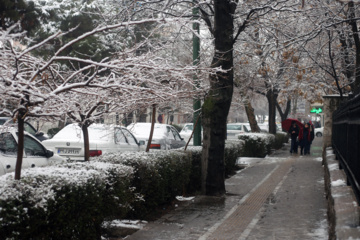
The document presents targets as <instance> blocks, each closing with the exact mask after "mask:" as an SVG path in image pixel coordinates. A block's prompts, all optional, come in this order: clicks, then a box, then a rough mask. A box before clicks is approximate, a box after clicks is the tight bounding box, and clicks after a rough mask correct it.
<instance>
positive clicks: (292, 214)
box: [126, 138, 328, 240]
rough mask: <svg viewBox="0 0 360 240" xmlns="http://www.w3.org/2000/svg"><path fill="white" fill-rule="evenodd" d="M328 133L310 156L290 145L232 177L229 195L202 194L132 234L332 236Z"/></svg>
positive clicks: (252, 238) (203, 239) (208, 239)
mask: <svg viewBox="0 0 360 240" xmlns="http://www.w3.org/2000/svg"><path fill="white" fill-rule="evenodd" d="M321 140H322V138H316V139H315V140H314V142H313V146H312V149H311V155H310V156H308V155H307V156H300V155H290V153H289V146H286V147H285V148H283V149H282V150H279V151H276V152H275V153H274V154H272V155H271V156H269V157H267V158H264V159H241V160H240V161H246V162H247V163H248V164H249V166H248V167H247V168H245V169H244V170H242V171H239V172H238V173H237V174H236V175H234V176H233V177H231V178H230V179H228V180H227V181H226V190H227V192H228V194H226V196H224V197H207V196H199V197H196V198H195V200H194V201H191V202H186V203H182V204H180V207H178V208H176V209H175V210H174V211H172V212H170V213H169V214H167V215H165V216H163V217H162V218H160V219H159V220H157V221H155V222H150V223H148V224H147V225H146V226H145V227H144V228H143V229H142V230H140V231H138V232H136V233H134V234H133V235H131V236H129V237H127V238H126V239H127V240H128V239H131V240H133V239H137V240H142V239H144V240H145V239H147V240H149V239H154V240H155V239H156V240H162V239H164V240H165V239H166V240H169V239H173V240H177V239H198V240H213V239H249V240H256V239H302V240H303V239H309V240H311V239H327V238H328V236H327V220H326V207H327V206H326V199H325V194H324V171H323V168H322V166H321V144H322V141H321Z"/></svg>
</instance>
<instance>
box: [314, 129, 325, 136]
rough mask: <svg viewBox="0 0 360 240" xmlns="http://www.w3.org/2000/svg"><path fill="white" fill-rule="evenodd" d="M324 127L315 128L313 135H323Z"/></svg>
mask: <svg viewBox="0 0 360 240" xmlns="http://www.w3.org/2000/svg"><path fill="white" fill-rule="evenodd" d="M323 131H324V127H321V128H315V136H317V137H322V136H323Z"/></svg>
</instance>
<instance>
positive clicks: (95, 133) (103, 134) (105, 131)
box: [53, 124, 114, 141]
mask: <svg viewBox="0 0 360 240" xmlns="http://www.w3.org/2000/svg"><path fill="white" fill-rule="evenodd" d="M112 129H113V128H111V127H110V126H109V127H107V126H105V125H97V124H95V125H90V126H89V128H88V131H89V140H90V141H107V140H108V138H109V136H112V135H113V134H114V133H113V131H112ZM53 139H69V140H79V141H81V140H83V133H82V131H81V128H80V127H79V126H78V125H77V124H70V125H67V126H66V127H65V128H63V129H62V130H60V131H59V132H58V133H57V134H56V135H55V136H54V137H53Z"/></svg>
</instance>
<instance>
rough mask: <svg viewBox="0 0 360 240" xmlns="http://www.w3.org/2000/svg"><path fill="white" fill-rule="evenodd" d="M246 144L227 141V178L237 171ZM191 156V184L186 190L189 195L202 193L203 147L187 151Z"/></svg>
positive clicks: (238, 141) (195, 147)
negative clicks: (237, 161)
mask: <svg viewBox="0 0 360 240" xmlns="http://www.w3.org/2000/svg"><path fill="white" fill-rule="evenodd" d="M243 144H244V142H243V141H240V140H227V141H226V142H225V176H229V175H231V174H233V173H234V171H235V170H237V166H236V159H237V158H238V157H241V148H242V146H243ZM186 152H187V154H190V156H191V164H192V167H191V173H190V183H189V185H188V187H187V188H186V190H187V193H196V192H199V191H201V154H202V147H201V146H189V147H188V148H187V150H186Z"/></svg>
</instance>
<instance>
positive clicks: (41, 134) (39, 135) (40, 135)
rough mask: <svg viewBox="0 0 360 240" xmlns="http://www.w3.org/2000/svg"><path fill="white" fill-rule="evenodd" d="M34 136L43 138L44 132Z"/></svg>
mask: <svg viewBox="0 0 360 240" xmlns="http://www.w3.org/2000/svg"><path fill="white" fill-rule="evenodd" d="M35 135H36V136H37V137H42V136H44V132H37V133H36V134H35Z"/></svg>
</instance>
